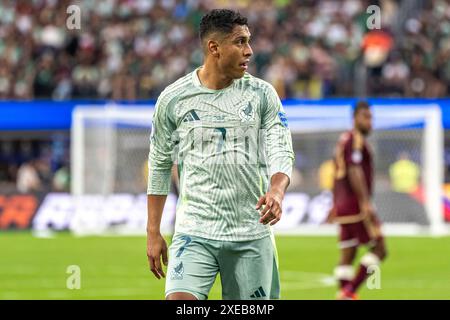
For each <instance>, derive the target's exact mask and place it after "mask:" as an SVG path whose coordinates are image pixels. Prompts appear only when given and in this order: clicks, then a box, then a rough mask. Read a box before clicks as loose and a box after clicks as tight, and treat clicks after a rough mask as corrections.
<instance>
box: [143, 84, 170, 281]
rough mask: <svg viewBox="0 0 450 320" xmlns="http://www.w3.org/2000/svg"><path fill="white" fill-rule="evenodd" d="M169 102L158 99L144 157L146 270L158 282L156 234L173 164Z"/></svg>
mask: <svg viewBox="0 0 450 320" xmlns="http://www.w3.org/2000/svg"><path fill="white" fill-rule="evenodd" d="M169 108H170V103H169V101H168V99H167V97H166V96H165V95H164V93H163V94H161V96H160V97H159V98H158V101H157V102H156V106H155V113H154V115H153V126H152V133H151V136H150V152H149V156H148V186H147V218H148V219H147V257H148V261H149V265H150V269H151V271H152V272H153V274H154V275H155V276H156V277H157V278H158V279H160V278H161V277H165V274H164V271H163V268H162V265H161V258H162V261H163V263H164V264H165V265H167V263H168V259H167V244H166V241H165V240H164V238H163V236H162V235H161V232H160V225H161V218H162V213H163V209H164V204H165V202H166V198H167V194H169V191H170V177H171V173H172V165H173V158H172V152H173V146H174V144H173V141H172V134H173V131H174V130H175V125H174V123H173V121H171V119H170V114H169V112H170V110H169Z"/></svg>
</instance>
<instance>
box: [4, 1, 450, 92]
mask: <svg viewBox="0 0 450 320" xmlns="http://www.w3.org/2000/svg"><path fill="white" fill-rule="evenodd" d="M419 2H420V1H419ZM373 3H377V4H378V5H379V6H380V8H381V19H382V30H368V27H367V19H368V17H369V16H370V14H369V13H367V12H366V9H367V7H368V6H369V5H370V4H373ZM72 4H75V5H78V6H79V7H80V9H81V30H76V29H75V30H69V29H68V28H67V27H66V19H67V18H68V16H69V14H68V13H67V12H66V10H67V7H68V6H69V5H72ZM222 6H232V7H235V8H236V7H240V11H241V12H243V13H244V14H245V15H247V16H248V18H249V24H250V31H251V32H252V37H253V40H252V46H253V49H254V56H253V64H252V66H251V68H250V70H249V72H251V73H252V74H254V75H256V76H259V77H262V78H264V79H266V80H268V81H269V82H271V83H272V84H273V85H274V86H275V87H276V89H277V91H278V93H279V94H280V96H281V97H282V98H286V97H290V98H320V97H329V96H353V95H355V94H357V92H356V91H355V90H356V87H357V86H356V85H355V83H357V82H358V79H357V78H355V77H356V76H355V75H356V74H357V71H358V70H357V66H358V65H359V63H360V62H361V61H362V63H364V64H366V65H367V67H368V71H369V73H368V77H367V79H368V82H367V90H366V93H367V95H370V96H378V95H395V96H415V97H431V96H433V97H439V96H445V95H447V94H448V92H449V90H450V88H449V85H448V84H449V83H450V81H449V80H450V59H449V57H450V37H449V34H450V22H449V21H450V19H449V18H450V1H448V0H432V1H426V2H425V1H423V6H424V8H423V10H421V11H420V12H419V13H417V14H416V15H415V16H412V17H410V18H409V19H405V23H404V25H403V26H402V27H401V31H402V34H403V36H402V37H398V38H397V37H395V34H394V33H393V30H394V28H393V27H394V24H395V23H396V22H397V21H398V13H399V11H400V9H399V8H400V2H399V1H396V0H379V1H375V2H374V1H367V0H340V1H335V0H317V1H316V0H305V1H294V0H274V1H267V0H255V1H250V0H187V1H179V0H161V1H159V0H102V1H92V0H78V1H74V0H58V1H57V0H33V1H28V0H18V1H16V0H14V1H13V0H4V1H1V2H0V99H48V98H51V99H55V100H64V99H83V98H89V99H92V98H100V99H101V98H106V99H119V100H135V99H149V98H156V97H157V96H158V94H159V93H160V91H161V90H162V89H163V88H164V87H165V86H167V84H169V83H171V82H172V81H174V80H175V79H176V78H178V77H180V76H181V75H183V74H184V73H186V72H188V71H190V70H192V69H193V68H194V67H195V66H198V65H199V64H201V61H202V52H201V48H200V46H199V43H198V37H197V28H198V23H199V21H200V18H201V16H202V14H203V13H204V12H205V11H207V10H208V9H210V8H212V7H222ZM380 42H381V43H382V46H381V52H380V50H372V49H373V45H374V44H375V45H379V44H380ZM371 48H372V49H371ZM378 49H379V47H378Z"/></svg>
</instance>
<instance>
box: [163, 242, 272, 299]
mask: <svg viewBox="0 0 450 320" xmlns="http://www.w3.org/2000/svg"><path fill="white" fill-rule="evenodd" d="M219 272H220V280H221V283H222V299H232V300H247V299H279V298H280V278H279V274H278V261H277V252H276V247H275V241H274V238H273V236H268V237H265V238H262V239H257V240H251V241H219V240H210V239H205V238H200V237H195V236H189V235H186V234H175V235H174V236H173V239H172V244H171V245H170V247H169V265H168V267H167V277H166V297H167V296H168V295H169V294H171V293H174V292H187V293H190V294H192V295H194V296H195V297H196V298H197V299H199V300H204V299H207V298H208V294H209V291H210V290H211V287H212V286H213V284H214V281H215V279H216V276H217V274H218V273H219Z"/></svg>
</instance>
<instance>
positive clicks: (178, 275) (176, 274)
mask: <svg viewBox="0 0 450 320" xmlns="http://www.w3.org/2000/svg"><path fill="white" fill-rule="evenodd" d="M183 273H184V267H183V262H180V263H179V264H177V265H176V266H175V268H173V270H172V272H171V273H170V279H171V280H182V279H183Z"/></svg>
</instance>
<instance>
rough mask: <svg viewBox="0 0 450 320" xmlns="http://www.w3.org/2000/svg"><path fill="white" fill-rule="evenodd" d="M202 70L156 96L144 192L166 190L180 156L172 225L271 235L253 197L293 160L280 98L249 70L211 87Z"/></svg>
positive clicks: (209, 234) (248, 236) (204, 233)
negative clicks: (204, 83) (205, 83)
mask: <svg viewBox="0 0 450 320" xmlns="http://www.w3.org/2000/svg"><path fill="white" fill-rule="evenodd" d="M197 71H198V69H197V70H195V71H194V72H192V73H190V74H188V75H186V76H184V77H182V78H180V79H179V80H177V81H176V82H174V83H173V84H171V85H170V86H168V87H167V88H166V89H165V90H164V91H163V92H162V93H161V95H160V96H159V98H158V101H157V102H156V107H155V113H154V115H153V127H152V133H151V136H150V153H149V180H148V189H147V194H153V195H164V194H168V193H169V189H170V176H171V167H172V165H173V163H176V164H177V165H178V172H179V176H180V197H179V199H178V203H177V213H176V224H175V232H178V233H185V234H189V235H193V236H198V237H203V238H207V239H214V240H226V241H247V240H253V239H259V238H263V237H265V236H268V235H270V234H271V230H270V227H269V226H268V225H263V224H261V223H260V222H259V219H260V215H259V212H258V211H257V210H256V209H255V206H256V203H257V201H258V199H259V197H260V196H262V195H264V194H265V193H266V192H267V190H268V184H269V182H270V177H271V176H272V175H273V174H275V173H277V172H282V173H284V174H286V175H287V176H289V177H290V176H291V171H292V165H293V160H294V153H293V151H292V138H291V134H290V131H289V129H288V125H287V119H286V115H285V113H284V110H283V107H282V105H281V101H280V99H279V97H278V95H277V94H276V92H275V90H274V88H273V87H272V86H271V85H270V84H269V83H267V82H265V81H263V80H261V79H258V78H255V77H253V76H251V75H250V74H248V73H246V74H245V75H244V76H243V77H242V78H240V79H237V80H234V81H233V83H232V84H231V85H230V86H228V87H227V88H224V89H221V90H212V89H208V88H206V87H204V86H202V84H201V83H200V80H199V78H198V75H197Z"/></svg>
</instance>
